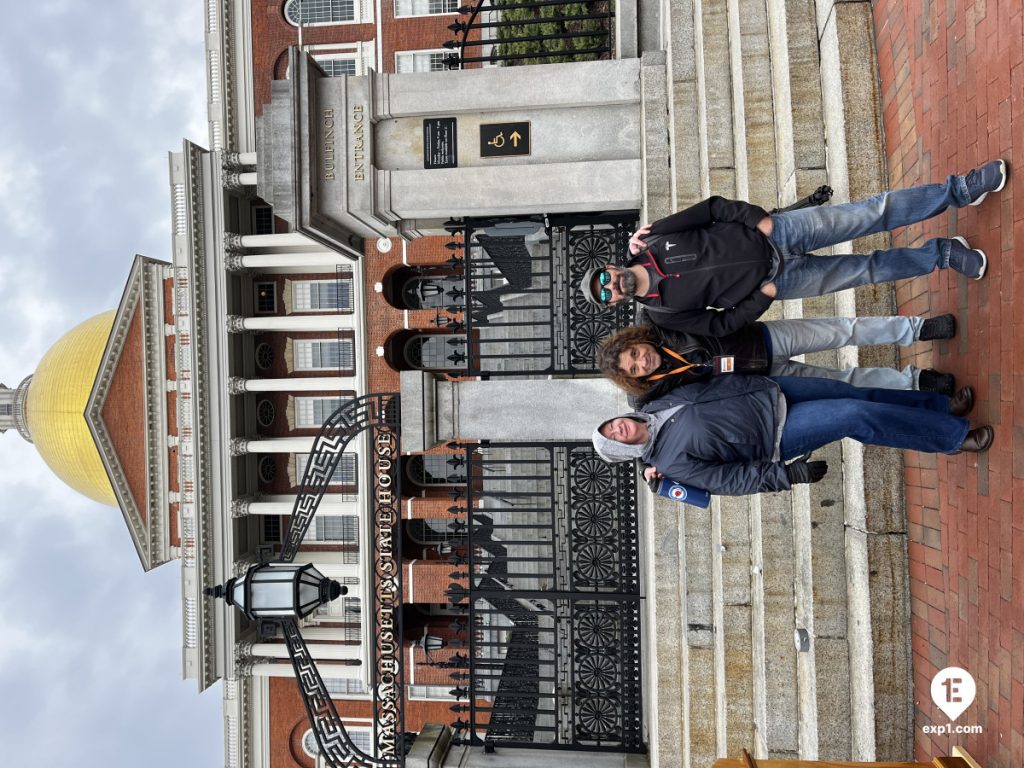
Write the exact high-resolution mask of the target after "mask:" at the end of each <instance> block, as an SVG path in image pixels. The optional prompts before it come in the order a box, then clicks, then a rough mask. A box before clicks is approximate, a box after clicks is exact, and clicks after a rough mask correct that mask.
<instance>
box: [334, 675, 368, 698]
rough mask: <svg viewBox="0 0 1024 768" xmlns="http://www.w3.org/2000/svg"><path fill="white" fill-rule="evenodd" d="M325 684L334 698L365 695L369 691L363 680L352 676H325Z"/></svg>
mask: <svg viewBox="0 0 1024 768" xmlns="http://www.w3.org/2000/svg"><path fill="white" fill-rule="evenodd" d="M324 685H325V686H326V687H327V692H328V693H329V694H331V697H332V698H334V697H335V696H365V695H366V694H368V693H369V691H368V690H367V688H366V686H365V685H364V684H363V681H362V680H355V679H353V678H350V677H325V678H324Z"/></svg>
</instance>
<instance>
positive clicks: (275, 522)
mask: <svg viewBox="0 0 1024 768" xmlns="http://www.w3.org/2000/svg"><path fill="white" fill-rule="evenodd" d="M263 540H264V541H280V540H281V518H280V517H278V516H277V515H266V516H264V517H263Z"/></svg>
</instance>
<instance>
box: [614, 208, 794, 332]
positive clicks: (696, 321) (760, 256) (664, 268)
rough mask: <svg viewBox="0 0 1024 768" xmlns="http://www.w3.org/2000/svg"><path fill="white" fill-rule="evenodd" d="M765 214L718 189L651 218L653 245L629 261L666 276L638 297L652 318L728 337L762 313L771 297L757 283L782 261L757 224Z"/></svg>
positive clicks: (662, 323)
mask: <svg viewBox="0 0 1024 768" xmlns="http://www.w3.org/2000/svg"><path fill="white" fill-rule="evenodd" d="M767 215H768V213H767V212H766V211H765V210H764V209H763V208H761V207H759V206H756V205H751V204H750V203H745V202H742V201H738V200H726V199H725V198H722V197H717V196H716V197H709V198H708V199H707V200H705V201H704V202H702V203H697V205H694V206H692V207H690V208H687V209H686V210H683V211H679V212H678V213H674V214H672V215H671V216H667V217H665V218H664V219H660V220H658V221H656V222H655V223H654V224H652V225H651V231H650V234H649V235H648V236H647V237H646V238H645V241H646V242H647V244H648V247H647V248H646V249H645V250H643V251H641V252H640V253H639V254H637V255H636V256H634V257H633V258H632V259H630V261H629V262H628V265H627V266H636V265H640V266H645V267H650V268H653V269H655V270H657V271H658V272H659V273H660V274H661V275H663V276H664V277H663V279H662V280H661V282H660V283H659V285H658V288H657V291H655V292H653V293H652V294H649V295H647V296H638V297H637V301H639V302H641V303H642V304H644V305H645V306H646V307H647V309H648V312H649V313H650V315H651V320H652V322H654V323H655V324H656V325H659V326H661V327H663V328H670V329H673V330H678V331H688V332H690V333H701V334H706V335H709V336H725V335H726V334H729V333H733V332H734V331H737V330H739V329H740V328H742V327H743V326H745V325H749V324H750V323H752V322H753V321H754V320H756V319H757V318H758V317H760V316H761V315H762V314H763V313H764V311H765V310H766V309H768V307H769V306H770V305H771V303H772V300H771V299H770V298H769V297H768V296H766V295H765V294H763V293H762V292H761V291H760V287H761V285H762V284H763V283H764V282H765V280H767V279H768V278H769V276H771V275H772V270H773V269H774V268H775V267H776V265H778V266H779V267H780V268H781V264H782V262H781V258H782V257H781V254H778V253H777V252H776V251H775V249H774V248H773V247H772V245H771V243H770V241H769V240H768V238H767V237H765V236H764V235H763V234H762V233H761V232H760V231H759V230H758V229H757V224H758V222H760V221H761V220H762V219H763V218H765V217H766V216H767ZM708 307H717V308H719V309H718V310H716V309H708ZM719 310H721V311H719Z"/></svg>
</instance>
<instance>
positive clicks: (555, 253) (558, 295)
mask: <svg viewBox="0 0 1024 768" xmlns="http://www.w3.org/2000/svg"><path fill="white" fill-rule="evenodd" d="M636 225H637V216H636V213H635V212H631V211H630V212H615V213H607V214H597V215H574V216H551V217H543V216H534V217H525V218H520V219H508V218H506V219H469V220H467V221H465V222H464V223H461V224H459V225H458V226H453V227H452V228H451V231H452V232H453V233H454V234H462V242H457V241H453V242H451V243H449V247H450V248H451V249H452V250H454V251H456V252H457V255H456V256H455V257H454V258H453V259H452V260H451V262H450V263H451V264H452V265H453V266H454V267H455V268H456V269H458V270H461V271H462V273H463V276H464V279H465V286H464V288H459V289H458V291H457V292H452V293H451V294H450V295H447V296H446V297H445V301H446V306H444V307H443V309H444V310H445V311H446V312H448V313H449V316H447V317H445V316H441V315H440V311H439V313H438V314H439V317H438V321H437V322H438V325H443V326H444V327H445V328H446V329H448V330H449V331H455V334H453V335H452V336H451V337H447V338H446V340H445V344H446V360H447V363H448V364H446V365H445V366H444V367H450V368H451V369H453V370H457V371H458V372H460V373H461V372H463V371H464V372H465V373H467V374H469V375H475V376H490V375H498V374H500V375H538V374H548V375H551V374H558V375H574V374H585V373H594V372H595V371H596V364H595V357H594V355H595V352H596V350H597V345H598V343H599V342H600V341H601V339H603V338H604V337H605V336H608V335H610V334H612V333H614V332H615V331H616V330H618V329H620V328H624V327H625V326H627V325H629V324H631V323H632V321H633V314H632V308H631V307H630V306H629V305H628V302H627V304H626V305H625V306H618V307H615V308H610V309H599V308H597V307H595V306H593V305H592V304H590V303H589V302H587V301H586V299H584V298H583V296H582V295H581V294H580V291H579V286H580V282H581V280H582V277H583V273H584V272H586V270H588V269H590V268H591V267H595V266H600V265H605V264H608V263H621V262H623V261H625V260H626V258H627V255H628V254H627V245H628V243H629V235H630V232H632V231H633V230H634V229H636Z"/></svg>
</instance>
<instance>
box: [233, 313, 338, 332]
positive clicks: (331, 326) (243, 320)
mask: <svg viewBox="0 0 1024 768" xmlns="http://www.w3.org/2000/svg"><path fill="white" fill-rule="evenodd" d="M227 327H228V330H229V331H230V332H232V333H240V332H241V331H337V330H341V329H343V328H355V314H354V313H351V312H350V313H348V314H344V315H343V314H339V313H337V312H324V313H323V314H321V315H268V316H266V317H240V316H239V315H228V316H227Z"/></svg>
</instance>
